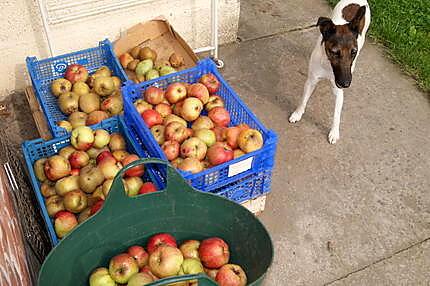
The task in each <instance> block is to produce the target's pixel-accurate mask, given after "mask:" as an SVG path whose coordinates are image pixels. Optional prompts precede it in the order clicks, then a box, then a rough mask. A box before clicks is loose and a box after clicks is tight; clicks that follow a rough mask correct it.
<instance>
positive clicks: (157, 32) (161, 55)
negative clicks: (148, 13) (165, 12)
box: [113, 17, 198, 70]
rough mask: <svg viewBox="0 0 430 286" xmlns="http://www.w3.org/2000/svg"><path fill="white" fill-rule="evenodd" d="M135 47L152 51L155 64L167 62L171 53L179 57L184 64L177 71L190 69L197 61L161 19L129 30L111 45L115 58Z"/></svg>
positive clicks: (192, 53) (182, 41)
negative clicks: (154, 54) (162, 61)
mask: <svg viewBox="0 0 430 286" xmlns="http://www.w3.org/2000/svg"><path fill="white" fill-rule="evenodd" d="M136 46H140V47H145V46H147V47H150V48H151V49H153V50H154V51H155V52H156V53H157V60H156V62H158V61H160V60H168V59H169V57H170V55H171V54H172V53H176V54H178V55H181V56H182V57H183V58H184V63H185V64H184V65H183V66H182V67H180V68H179V69H178V70H183V69H187V68H191V67H193V66H195V65H196V63H197V61H198V58H197V56H196V54H195V53H194V52H193V50H192V49H191V47H190V46H189V45H188V44H187V43H186V42H185V41H184V39H183V38H182V37H181V36H180V35H179V34H178V33H177V32H176V31H175V30H174V29H173V27H172V26H171V25H170V24H169V22H168V21H167V20H166V19H165V18H163V17H158V18H156V19H154V20H151V21H148V22H145V23H139V24H137V25H135V26H133V27H131V28H129V29H128V30H127V31H125V32H124V33H123V35H122V36H121V37H120V38H119V39H118V40H116V41H115V42H114V43H113V47H114V53H115V54H116V56H117V57H119V56H120V55H122V54H123V53H125V52H128V51H129V50H130V49H132V48H134V47H136Z"/></svg>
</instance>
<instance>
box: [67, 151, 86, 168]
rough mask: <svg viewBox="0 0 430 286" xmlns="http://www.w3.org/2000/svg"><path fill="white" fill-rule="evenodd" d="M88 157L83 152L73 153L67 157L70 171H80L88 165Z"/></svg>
mask: <svg viewBox="0 0 430 286" xmlns="http://www.w3.org/2000/svg"><path fill="white" fill-rule="evenodd" d="M89 161H90V156H88V154H87V153H86V152H84V151H79V150H77V151H75V152H73V153H72V154H71V155H70V157H69V162H70V166H71V167H72V169H80V168H82V167H85V166H86V165H88V162H89Z"/></svg>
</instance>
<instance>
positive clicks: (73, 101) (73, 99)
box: [58, 91, 79, 115]
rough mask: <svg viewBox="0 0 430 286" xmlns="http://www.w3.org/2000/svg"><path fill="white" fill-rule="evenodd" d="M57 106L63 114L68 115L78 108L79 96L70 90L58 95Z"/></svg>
mask: <svg viewBox="0 0 430 286" xmlns="http://www.w3.org/2000/svg"><path fill="white" fill-rule="evenodd" d="M58 107H59V108H60V110H61V112H63V113H64V114H67V115H70V114H72V113H73V112H76V111H78V109H79V96H78V95H77V94H75V93H73V92H71V91H69V92H66V93H63V94H62V95H60V96H59V97H58Z"/></svg>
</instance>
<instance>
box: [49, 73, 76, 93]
mask: <svg viewBox="0 0 430 286" xmlns="http://www.w3.org/2000/svg"><path fill="white" fill-rule="evenodd" d="M71 89H72V83H71V82H70V81H68V80H67V79H65V78H57V79H56V80H54V81H53V82H52V84H51V92H52V94H53V95H55V96H56V97H59V96H60V95H62V94H63V93H66V92H68V91H70V90H71Z"/></svg>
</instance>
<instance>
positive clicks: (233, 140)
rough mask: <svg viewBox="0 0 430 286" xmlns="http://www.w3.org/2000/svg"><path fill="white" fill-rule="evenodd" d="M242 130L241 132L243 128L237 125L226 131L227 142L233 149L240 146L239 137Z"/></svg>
mask: <svg viewBox="0 0 430 286" xmlns="http://www.w3.org/2000/svg"><path fill="white" fill-rule="evenodd" d="M240 132H241V129H240V128H239V127H237V126H235V127H229V128H227V130H226V132H225V135H226V139H227V144H228V145H230V147H231V148H233V149H236V148H237V146H238V145H237V138H238V137H239V134H240Z"/></svg>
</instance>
